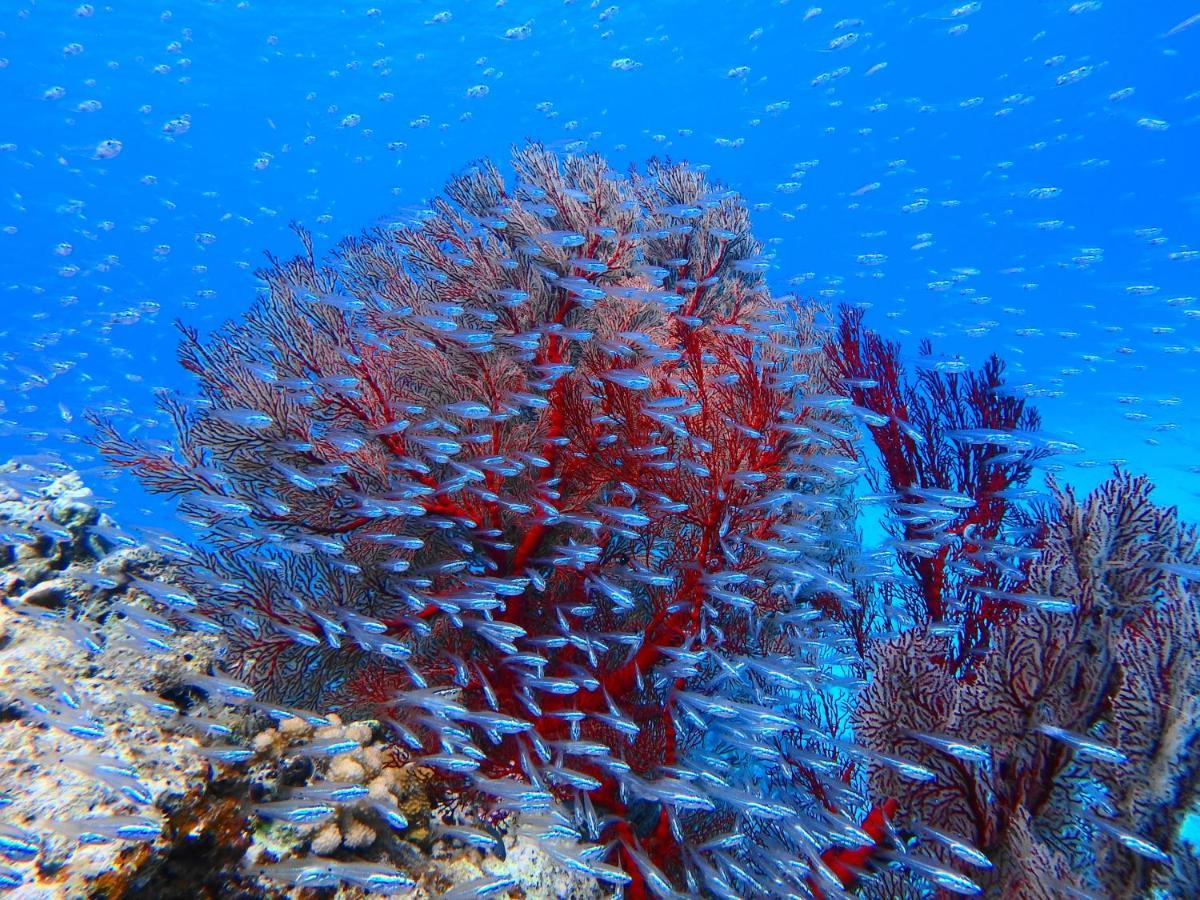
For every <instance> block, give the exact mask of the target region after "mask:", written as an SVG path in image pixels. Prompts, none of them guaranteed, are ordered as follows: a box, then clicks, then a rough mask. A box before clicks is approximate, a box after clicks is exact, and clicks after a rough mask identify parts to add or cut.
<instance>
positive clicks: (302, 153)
mask: <svg viewBox="0 0 1200 900" xmlns="http://www.w3.org/2000/svg"><path fill="white" fill-rule="evenodd" d="M5 6H6V9H5V10H4V12H3V13H0V56H2V57H3V63H2V65H3V68H2V69H0V145H2V146H0V173H2V174H0V177H2V184H3V194H4V198H3V201H4V202H3V206H2V207H0V259H2V260H3V269H2V275H0V285H2V286H3V289H4V297H5V298H6V307H7V310H8V314H7V315H6V316H5V321H4V323H3V333H4V335H5V337H6V338H7V340H6V341H5V348H4V360H3V363H2V369H0V378H2V379H3V385H2V387H3V402H4V405H5V412H4V413H3V418H4V419H5V422H6V424H5V434H6V436H5V438H4V441H5V444H6V447H5V450H6V452H18V451H19V450H20V449H21V448H27V447H28V446H29V444H30V442H31V441H36V442H41V443H42V444H44V445H46V446H50V445H53V444H57V443H59V442H61V440H62V436H63V432H72V431H77V430H78V426H79V419H78V417H79V415H80V413H81V412H82V411H83V410H84V409H85V408H87V407H88V406H89V405H94V404H95V403H96V401H100V400H102V401H104V402H105V403H119V404H122V405H124V406H126V407H128V408H129V409H130V410H131V411H134V412H136V413H138V414H142V415H149V414H150V412H151V409H152V397H151V390H152V388H155V387H159V386H173V385H175V384H176V383H177V382H178V370H177V367H176V366H174V365H173V361H172V360H173V352H174V349H173V348H174V342H175V336H174V331H173V329H172V328H171V327H170V322H171V321H172V320H173V319H175V318H177V317H179V318H182V319H184V320H185V321H187V322H189V323H192V324H196V325H198V326H200V327H202V328H204V327H209V326H211V325H214V324H216V323H219V322H220V321H222V320H223V319H225V318H227V317H230V316H232V315H235V314H237V313H238V312H239V311H241V310H243V309H244V308H245V307H246V306H247V305H248V303H249V301H250V300H251V299H252V297H253V295H254V293H255V291H256V289H257V285H256V282H255V280H254V278H253V270H254V269H255V268H256V267H257V266H258V265H260V264H261V263H262V262H263V261H264V257H263V253H264V251H269V252H271V253H273V254H276V255H280V256H287V255H290V254H291V253H293V252H296V251H297V250H298V248H299V244H298V242H297V240H296V239H295V237H294V236H293V235H292V234H291V233H290V232H289V230H288V225H289V223H290V222H292V221H297V222H299V223H301V224H303V225H304V226H306V227H307V228H310V229H312V230H313V231H314V232H315V234H316V236H317V240H318V244H319V245H320V246H322V247H328V246H330V245H331V244H332V243H333V242H335V241H336V240H337V239H339V238H340V237H342V236H344V235H348V234H354V233H357V232H358V231H359V230H361V229H362V228H364V227H367V226H369V225H371V224H373V223H375V222H378V221H386V219H387V217H389V216H397V215H403V214H404V211H405V210H406V209H411V208H415V207H417V206H419V204H420V203H421V202H422V201H423V200H425V199H426V198H428V197H429V196H431V195H432V194H434V193H435V192H436V191H437V190H438V188H439V187H440V186H441V184H442V183H443V181H444V179H445V178H446V177H447V176H448V175H450V174H451V173H453V172H454V171H456V170H458V169H460V168H461V167H462V166H464V165H465V164H467V163H469V162H470V161H472V160H474V159H476V158H478V157H480V156H485V155H490V156H495V157H498V158H503V157H504V156H505V154H506V152H507V149H508V147H509V146H510V145H511V144H513V143H516V142H520V141H523V140H524V139H526V138H534V139H537V140H541V141H543V142H545V143H547V144H549V145H550V146H552V147H555V148H558V149H561V150H563V151H564V152H567V151H579V150H583V149H587V150H596V151H600V152H603V153H605V154H607V155H609V156H610V157H611V158H612V159H613V160H614V161H615V162H616V163H617V164H619V165H625V164H628V163H633V162H637V161H640V160H644V159H645V158H646V157H648V156H650V155H660V156H670V157H671V158H674V159H687V160H689V161H691V162H693V163H696V164H708V165H711V170H712V174H713V175H714V176H715V177H717V178H718V179H720V180H722V181H723V182H725V183H727V184H728V185H729V186H731V187H733V188H735V189H737V190H738V191H740V192H741V193H742V194H743V195H744V196H745V197H746V199H747V201H748V202H749V203H750V204H752V206H753V208H754V211H755V212H754V221H755V228H756V233H757V235H758V236H759V237H760V238H761V239H763V240H765V241H766V242H767V243H768V245H769V249H770V250H771V251H772V253H773V255H774V258H773V268H772V272H771V281H772V283H773V285H774V286H775V287H776V289H777V290H779V291H781V292H783V291H788V292H794V293H797V294H799V295H803V296H815V297H820V298H825V299H827V300H828V301H829V302H831V303H836V302H855V303H869V304H871V305H872V307H873V312H872V318H871V323H872V325H873V326H874V327H877V328H880V329H881V330H884V331H885V332H887V333H889V334H892V335H894V336H898V337H903V338H904V339H905V340H906V343H907V345H908V346H909V347H910V349H911V348H912V347H915V345H916V342H917V340H918V339H919V338H920V337H932V338H933V339H934V342H935V350H936V351H937V352H939V353H943V354H946V355H953V354H962V355H963V356H964V358H966V359H968V360H970V361H973V362H975V361H978V360H979V359H981V358H982V357H983V356H984V355H986V354H987V353H989V352H999V353H1001V354H1002V355H1003V356H1004V357H1005V358H1006V359H1007V361H1008V362H1009V364H1010V366H1011V371H1012V373H1013V379H1014V381H1015V383H1017V384H1018V385H1021V386H1022V387H1023V388H1024V389H1025V390H1026V391H1027V392H1029V393H1030V394H1031V395H1032V396H1034V397H1035V398H1036V400H1037V403H1038V405H1039V406H1040V407H1041V409H1042V410H1043V413H1044V418H1045V422H1046V427H1047V429H1048V430H1049V431H1050V432H1051V433H1054V434H1056V435H1059V436H1062V437H1064V438H1065V439H1068V440H1071V441H1074V442H1076V443H1078V444H1080V445H1081V447H1082V448H1083V449H1084V452H1083V453H1082V454H1080V455H1077V456H1075V457H1071V458H1064V461H1063V465H1064V466H1065V467H1066V473H1065V475H1064V477H1068V478H1070V479H1074V480H1078V481H1079V482H1080V483H1084V484H1087V483H1091V482H1092V481H1094V480H1095V477H1096V475H1097V473H1103V472H1106V471H1107V470H1108V464H1109V463H1110V462H1111V461H1113V460H1127V461H1128V464H1129V466H1130V467H1131V468H1133V469H1135V470H1138V471H1145V472H1148V473H1150V474H1151V475H1152V476H1153V477H1154V478H1155V480H1156V481H1157V482H1158V484H1159V488H1160V497H1161V499H1163V500H1167V501H1170V502H1174V503H1178V504H1181V505H1183V506H1184V507H1192V506H1194V505H1195V502H1196V491H1197V487H1198V486H1200V480H1198V479H1197V477H1196V473H1195V472H1193V471H1192V470H1191V467H1192V464H1193V460H1194V456H1195V453H1194V451H1195V448H1196V438H1195V436H1194V435H1195V433H1196V428H1195V424H1196V406H1197V401H1198V400H1200V396H1198V394H1197V390H1198V389H1197V388H1196V387H1194V384H1195V382H1196V371H1197V353H1198V352H1200V342H1198V338H1200V301H1197V299H1196V297H1195V296H1194V293H1195V291H1196V278H1197V272H1200V237H1198V236H1197V234H1196V228H1197V215H1196V213H1197V204H1198V202H1200V200H1198V197H1200V194H1198V183H1200V174H1198V172H1197V169H1196V166H1195V164H1194V156H1195V152H1196V148H1197V147H1198V146H1200V141H1198V131H1200V130H1198V127H1197V116H1198V114H1200V61H1198V54H1200V27H1191V26H1190V25H1189V22H1190V19H1189V16H1190V15H1191V14H1193V13H1195V12H1196V10H1195V9H1194V8H1192V5H1189V4H1188V3H1186V2H1174V0H1170V2H1156V3H1153V4H1141V3H1128V2H1113V0H1108V2H1069V0H1061V2H1057V0H1056V2H1031V0H1008V2H1005V3H997V2H985V3H962V4H948V3H941V4H939V3H866V2H864V3H856V4H851V3H839V4H830V5H829V6H828V7H827V8H820V7H818V6H816V5H811V4H806V3H803V2H720V3H717V2H702V3H695V2H688V3H684V2H674V0H660V2H655V3H652V4H651V3H623V4H606V3H602V2H584V0H575V2H566V3H563V2H559V0H552V2H517V0H512V2H503V0H502V2H482V3H471V2H467V3H414V2H402V3H401V2H396V3H388V2H379V3H377V4H375V5H372V4H370V3H324V2H321V3H315V4H306V5H304V6H303V7H301V6H299V5H295V4H286V5H285V4H279V3H268V2H261V3H250V2H212V0H209V2H198V0H192V2H179V3H149V2H123V3H112V4H106V3H100V4H83V5H79V4H75V3H69V2H36V3H35V2H28V3H19V2H18V3H15V4H5ZM106 141H110V142H111V141H117V142H119V145H116V144H108V145H105V144H104V142H106ZM118 146H119V152H117V153H116V154H115V155H112V154H113V153H114V151H115V150H117V148H118ZM98 148H99V149H98ZM147 427H148V428H150V427H151V426H150V425H149V424H148V425H147ZM43 435H45V437H44V438H43ZM68 439H69V438H68ZM74 450H75V452H84V451H81V450H79V448H78V447H75V448H74Z"/></svg>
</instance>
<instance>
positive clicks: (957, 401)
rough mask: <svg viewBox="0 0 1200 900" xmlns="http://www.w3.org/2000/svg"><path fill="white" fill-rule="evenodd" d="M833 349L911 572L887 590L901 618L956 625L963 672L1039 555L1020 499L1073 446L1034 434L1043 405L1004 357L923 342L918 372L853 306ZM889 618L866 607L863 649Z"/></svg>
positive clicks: (871, 474) (955, 664)
mask: <svg viewBox="0 0 1200 900" xmlns="http://www.w3.org/2000/svg"><path fill="white" fill-rule="evenodd" d="M826 350H827V353H828V354H829V357H830V360H831V361H832V363H833V365H834V366H835V368H836V370H837V371H838V373H839V374H840V375H841V384H842V385H843V387H844V388H845V389H846V391H847V392H848V393H849V394H850V396H851V397H852V398H853V400H854V403H855V404H856V406H857V407H859V408H860V410H861V417H862V418H863V419H864V420H865V422H866V424H867V427H868V430H869V433H870V435H871V438H872V441H873V443H874V447H875V453H874V454H873V457H874V458H873V459H872V465H870V466H868V467H867V475H868V478H869V480H870V483H871V485H872V487H873V488H874V489H875V490H876V491H877V492H878V498H877V499H879V500H881V501H882V502H884V504H885V505H886V506H887V509H888V514H887V515H886V516H885V517H884V520H883V523H884V525H885V527H886V528H887V529H888V531H889V533H890V535H891V539H890V541H889V544H890V548H891V549H892V550H893V551H894V552H895V558H896V561H897V562H898V564H899V568H900V573H901V574H902V575H903V576H904V579H903V580H902V581H900V582H898V583H896V585H895V586H894V588H893V589H890V590H889V591H888V596H887V598H886V599H887V601H888V603H889V604H890V605H891V606H893V607H895V609H894V610H893V612H894V613H899V614H902V616H903V617H904V618H905V619H908V620H911V621H913V622H916V623H919V624H921V625H923V626H928V625H932V626H936V627H940V628H941V629H942V630H948V629H953V630H955V631H956V632H957V635H958V636H957V639H956V640H955V641H954V642H953V646H952V648H951V656H950V658H949V662H950V665H951V667H952V668H953V669H954V670H955V671H957V672H959V673H960V674H961V673H964V672H965V671H966V670H967V669H968V668H969V664H970V660H971V658H972V656H973V655H974V654H977V653H979V652H982V651H983V650H984V648H986V646H987V642H988V632H989V630H990V628H991V626H992V625H993V624H995V623H996V622H998V621H1001V620H1003V619H1004V618H1005V617H1006V616H1008V615H1009V614H1010V613H1011V612H1012V611H1013V610H1014V609H1015V608H1016V604H1018V602H1019V601H1015V600H1013V599H1012V597H1011V596H1008V595H1007V594H1008V593H1009V592H1010V589H1011V588H1012V587H1014V586H1015V585H1017V584H1019V583H1020V582H1021V580H1022V579H1023V577H1024V575H1023V569H1024V565H1025V563H1026V562H1027V561H1028V560H1029V558H1030V557H1031V555H1032V553H1031V543H1032V540H1031V539H1032V538H1033V534H1032V531H1031V530H1030V529H1029V528H1027V527H1023V526H1024V525H1025V524H1027V523H1025V521H1024V519H1023V518H1022V510H1021V504H1020V500H1021V498H1022V497H1023V496H1026V495H1028V494H1030V493H1034V492H1030V491H1027V490H1026V485H1027V483H1028V481H1029V478H1030V475H1031V473H1032V467H1033V466H1034V465H1035V464H1036V463H1037V462H1038V461H1039V460H1041V459H1043V458H1044V457H1046V456H1047V455H1049V454H1050V453H1051V452H1054V451H1058V450H1063V449H1066V446H1065V445H1064V444H1063V443H1062V442H1054V441H1050V440H1047V439H1045V438H1043V437H1042V436H1040V435H1039V434H1038V433H1037V429H1038V427H1039V425H1040V418H1039V416H1038V413H1037V411H1036V410H1035V409H1034V408H1033V407H1031V406H1029V405H1028V404H1026V402H1025V401H1024V399H1022V398H1020V397H1018V396H1015V395H1013V394H1011V393H1010V392H1008V391H1006V390H1005V384H1004V364H1003V362H1001V360H1000V359H999V358H998V357H995V356H993V357H990V358H989V359H988V360H987V361H986V362H985V363H984V365H983V366H982V367H980V368H979V369H977V370H975V369H970V368H968V367H966V366H965V365H963V364H962V363H961V362H960V361H958V360H951V361H945V362H939V361H935V360H934V359H933V358H932V356H931V349H930V347H929V345H928V344H927V343H926V344H924V345H923V346H922V348H921V351H922V352H921V358H920V359H919V360H918V365H917V367H916V373H915V375H912V376H910V375H909V374H908V373H907V372H906V370H905V367H904V365H903V363H902V361H901V348H900V346H899V345H898V344H896V343H894V342H890V341H887V340H885V339H884V338H882V337H881V336H880V335H879V334H877V333H875V332H873V331H871V330H870V329H868V328H866V327H865V326H864V324H863V313H862V310H858V309H852V308H846V309H843V310H842V314H841V317H840V319H839V322H838V328H837V331H836V333H835V334H834V337H833V339H832V340H830V341H829V342H828V344H827V345H826ZM893 625H894V623H888V622H879V621H876V622H869V621H867V619H865V618H864V617H863V616H862V615H859V616H857V617H856V618H855V619H854V621H853V622H852V626H853V630H854V633H855V635H856V636H857V637H858V639H859V642H860V648H865V642H866V639H867V638H868V636H869V635H870V633H871V631H872V630H873V629H880V630H887V629H888V628H890V627H892V626H893Z"/></svg>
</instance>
